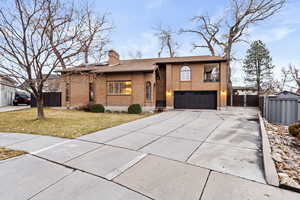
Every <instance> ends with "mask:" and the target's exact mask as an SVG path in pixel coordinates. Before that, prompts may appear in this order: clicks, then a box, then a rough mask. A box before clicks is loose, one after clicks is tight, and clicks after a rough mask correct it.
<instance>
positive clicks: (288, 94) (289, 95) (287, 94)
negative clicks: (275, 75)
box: [273, 91, 300, 98]
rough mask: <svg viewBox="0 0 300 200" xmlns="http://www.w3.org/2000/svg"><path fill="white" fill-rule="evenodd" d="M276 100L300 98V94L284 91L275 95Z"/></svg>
mask: <svg viewBox="0 0 300 200" xmlns="http://www.w3.org/2000/svg"><path fill="white" fill-rule="evenodd" d="M273 96H275V97H276V98H300V94H297V93H294V92H290V91H282V92H279V93H275V94H273Z"/></svg>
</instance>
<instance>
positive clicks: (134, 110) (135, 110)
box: [128, 104, 142, 114]
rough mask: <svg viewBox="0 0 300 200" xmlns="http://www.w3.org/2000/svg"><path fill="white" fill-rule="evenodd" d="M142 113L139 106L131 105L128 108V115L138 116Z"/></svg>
mask: <svg viewBox="0 0 300 200" xmlns="http://www.w3.org/2000/svg"><path fill="white" fill-rule="evenodd" d="M141 112H142V108H141V105H140V104H132V105H130V106H129V107H128V113H129V114H140V113H141Z"/></svg>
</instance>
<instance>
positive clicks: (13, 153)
mask: <svg viewBox="0 0 300 200" xmlns="http://www.w3.org/2000/svg"><path fill="white" fill-rule="evenodd" d="M23 154H26V152H25V151H17V150H12V149H7V148H4V147H0V160H6V159H9V158H13V157H17V156H20V155H23Z"/></svg>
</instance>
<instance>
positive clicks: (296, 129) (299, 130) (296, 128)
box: [289, 122, 300, 139]
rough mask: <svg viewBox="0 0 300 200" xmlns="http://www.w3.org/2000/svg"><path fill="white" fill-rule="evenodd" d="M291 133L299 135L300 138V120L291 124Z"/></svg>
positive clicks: (295, 135)
mask: <svg viewBox="0 0 300 200" xmlns="http://www.w3.org/2000/svg"><path fill="white" fill-rule="evenodd" d="M289 133H290V134H291V135H292V136H294V137H298V138H299V139H300V122H297V123H295V124H292V125H290V126H289Z"/></svg>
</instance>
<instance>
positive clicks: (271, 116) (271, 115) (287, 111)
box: [259, 97, 300, 125]
mask: <svg viewBox="0 0 300 200" xmlns="http://www.w3.org/2000/svg"><path fill="white" fill-rule="evenodd" d="M259 107H260V110H261V112H262V115H263V117H264V118H265V119H266V120H267V121H269V122H271V123H274V124H282V125H290V124H292V123H295V122H297V121H300V98H274V97H261V98H260V106H259Z"/></svg>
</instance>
